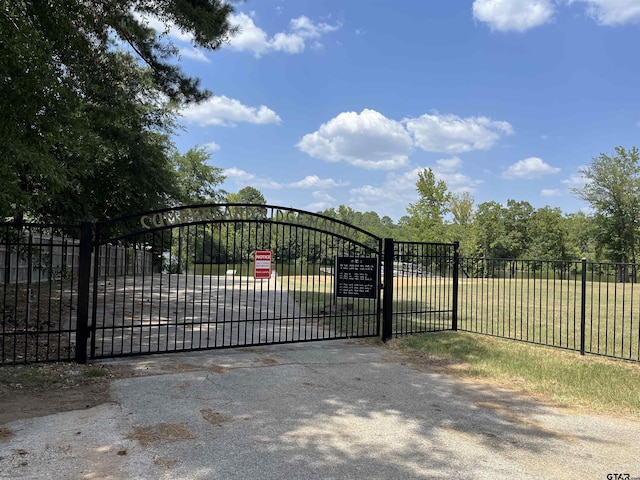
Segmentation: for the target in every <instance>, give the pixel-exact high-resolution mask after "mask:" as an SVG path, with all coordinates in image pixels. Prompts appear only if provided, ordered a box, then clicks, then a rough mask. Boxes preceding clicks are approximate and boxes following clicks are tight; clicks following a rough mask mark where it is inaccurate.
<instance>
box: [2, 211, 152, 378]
mask: <svg viewBox="0 0 640 480" xmlns="http://www.w3.org/2000/svg"><path fill="white" fill-rule="evenodd" d="M79 238H80V227H78V226H53V225H36V224H24V225H15V224H7V223H5V224H0V365H2V364H4V363H32V362H49V361H70V360H75V359H77V358H78V357H77V355H76V353H77V352H76V347H77V345H76V343H77V342H76V333H77V315H76V309H77V305H78V296H79V287H80V277H79V275H80V264H81V262H80V240H79ZM90 265H91V266H92V267H93V265H95V262H93V261H91V262H90ZM98 269H99V271H100V272H101V273H102V274H103V275H110V276H119V275H124V274H126V273H129V274H131V273H134V272H138V273H139V272H146V273H147V274H150V273H152V271H153V270H154V262H153V258H152V255H151V253H150V252H146V251H139V250H138V251H135V252H126V254H125V251H124V249H123V248H122V247H119V246H113V245H103V246H102V247H100V263H99V265H98Z"/></svg>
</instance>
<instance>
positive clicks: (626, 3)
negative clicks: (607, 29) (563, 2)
mask: <svg viewBox="0 0 640 480" xmlns="http://www.w3.org/2000/svg"><path fill="white" fill-rule="evenodd" d="M578 2H580V3H586V4H587V15H589V16H590V17H593V18H594V19H595V21H596V22H598V23H599V24H600V25H608V26H614V25H624V24H628V23H640V2H638V0H568V3H569V4H572V3H578Z"/></svg>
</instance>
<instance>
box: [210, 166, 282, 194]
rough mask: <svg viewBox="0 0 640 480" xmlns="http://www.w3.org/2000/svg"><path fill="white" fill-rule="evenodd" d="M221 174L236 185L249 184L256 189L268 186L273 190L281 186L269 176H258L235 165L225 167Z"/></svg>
mask: <svg viewBox="0 0 640 480" xmlns="http://www.w3.org/2000/svg"><path fill="white" fill-rule="evenodd" d="M222 174H223V175H224V176H225V177H227V181H228V180H232V181H233V182H234V183H235V184H236V185H238V186H243V187H244V186H247V185H249V186H251V187H255V188H257V189H261V188H268V189H274V190H277V189H280V188H282V184H280V183H278V182H275V181H273V180H271V179H270V178H263V177H258V176H257V175H254V174H253V173H249V172H247V171H245V170H241V169H239V168H237V167H231V168H227V169H225V170H224V171H223V172H222Z"/></svg>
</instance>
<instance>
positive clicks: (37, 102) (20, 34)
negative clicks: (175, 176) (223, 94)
mask: <svg viewBox="0 0 640 480" xmlns="http://www.w3.org/2000/svg"><path fill="white" fill-rule="evenodd" d="M232 11H233V7H232V6H231V5H230V4H228V3H224V2H221V1H217V0H211V1H208V2H201V1H197V0H185V1H179V2H157V1H151V0H96V1H92V2H85V1H81V0H64V1H63V0H50V1H43V0H35V1H25V0H15V1H14V0H12V1H9V0H0V33H1V40H0V82H1V83H0V85H1V87H2V92H3V94H2V96H0V97H1V99H0V108H1V109H2V112H3V115H2V117H1V118H0V135H1V137H2V142H0V143H1V145H0V158H2V161H3V169H2V172H1V173H0V180H2V183H3V189H2V193H0V215H2V216H4V217H7V216H11V217H14V219H16V220H20V219H22V218H24V217H25V215H27V216H30V217H39V218H42V219H56V220H59V221H77V220H80V219H92V218H104V217H107V218H109V217H113V216H117V215H119V214H122V213H124V212H125V211H131V210H132V209H140V208H146V207H150V206H152V205H156V206H157V205H158V204H161V203H162V201H163V200H165V201H166V199H167V198H170V197H171V196H172V195H173V193H175V192H174V191H172V186H171V183H170V180H171V179H172V166H171V163H170V161H169V159H168V155H169V153H170V151H171V147H172V146H171V144H170V141H169V137H168V134H169V133H170V131H171V129H172V127H173V125H172V120H173V118H174V115H175V106H177V105H179V104H184V103H188V102H197V101H200V100H203V99H205V98H207V96H208V95H210V93H209V92H207V91H206V90H203V89H201V88H200V86H199V81H198V79H193V78H190V77H188V76H186V75H184V74H183V73H182V71H181V70H180V68H179V66H178V65H177V64H176V63H173V62H175V60H176V59H177V58H178V57H177V55H176V54H177V53H178V52H177V50H176V48H175V46H173V45H172V44H171V43H170V42H167V41H166V40H165V39H164V38H165V36H163V33H164V32H156V31H154V30H153V29H151V28H148V27H147V26H146V23H145V21H144V20H143V18H142V17H141V16H140V15H141V14H144V15H151V16H154V17H155V18H157V19H159V20H160V21H161V22H164V23H165V24H166V25H170V24H172V25H176V26H177V28H179V29H180V30H181V31H182V32H183V33H186V34H190V35H191V36H192V38H193V43H194V45H196V46H200V47H202V48H206V49H214V50H215V49H216V48H218V47H219V46H220V45H221V44H222V43H223V42H224V41H225V40H226V39H227V38H228V37H229V35H232V34H233V33H234V32H235V29H234V28H233V27H231V25H230V24H229V22H228V16H229V14H230V13H231V12H232ZM166 99H168V100H169V101H168V103H167V101H166ZM118 187H119V188H118Z"/></svg>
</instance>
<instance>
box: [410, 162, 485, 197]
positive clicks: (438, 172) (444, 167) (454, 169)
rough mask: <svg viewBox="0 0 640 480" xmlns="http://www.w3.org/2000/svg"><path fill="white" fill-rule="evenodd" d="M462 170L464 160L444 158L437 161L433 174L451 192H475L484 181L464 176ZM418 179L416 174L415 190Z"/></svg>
mask: <svg viewBox="0 0 640 480" xmlns="http://www.w3.org/2000/svg"><path fill="white" fill-rule="evenodd" d="M461 168H462V160H460V159H459V158H458V157H453V158H442V159H440V160H437V161H436V165H435V167H434V168H433V173H434V174H435V176H436V179H437V180H442V181H443V182H444V183H446V184H447V188H448V189H449V190H450V191H451V192H454V193H461V192H471V193H472V192H475V191H476V188H477V187H478V186H479V185H481V184H483V183H484V181H483V180H474V179H473V178H471V177H469V176H468V175H464V174H463V173H462V172H460V169H461ZM420 170H422V169H420ZM417 177H418V174H417V172H416V173H415V178H414V188H415V181H416V180H417Z"/></svg>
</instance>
